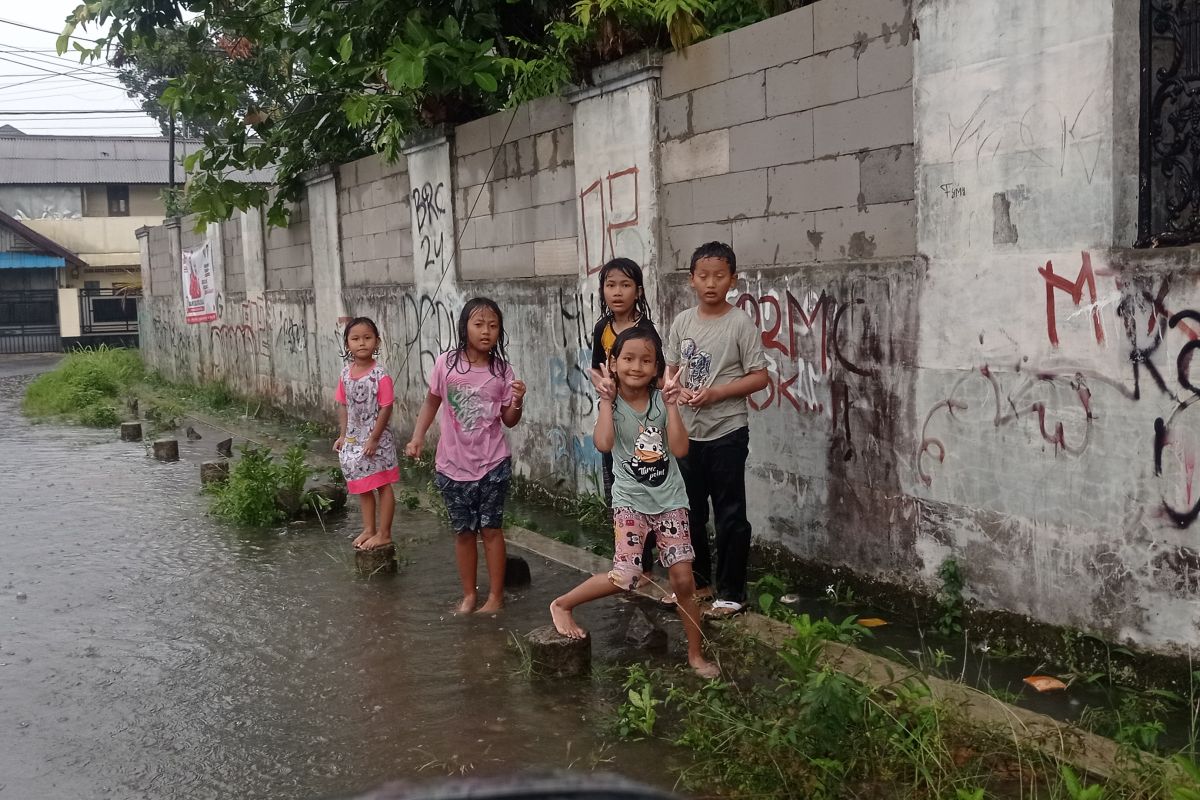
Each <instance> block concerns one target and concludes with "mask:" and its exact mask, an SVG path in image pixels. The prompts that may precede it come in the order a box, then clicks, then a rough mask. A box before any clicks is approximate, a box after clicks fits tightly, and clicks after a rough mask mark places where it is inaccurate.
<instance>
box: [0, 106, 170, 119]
mask: <svg viewBox="0 0 1200 800" xmlns="http://www.w3.org/2000/svg"><path fill="white" fill-rule="evenodd" d="M145 113H146V112H145V111H142V110H141V109H138V108H81V109H79V110H78V111H59V110H57V109H52V110H39V109H36V108H35V109H27V110H23V111H9V110H7V109H5V110H0V116H5V117H47V116H69V117H74V116H83V115H85V114H145Z"/></svg>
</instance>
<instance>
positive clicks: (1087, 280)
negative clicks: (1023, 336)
mask: <svg viewBox="0 0 1200 800" xmlns="http://www.w3.org/2000/svg"><path fill="white" fill-rule="evenodd" d="M1038 273H1039V274H1040V275H1041V276H1042V277H1043V278H1044V279H1045V280H1046V333H1047V335H1049V337H1050V344H1052V345H1054V346H1055V347H1058V324H1057V320H1056V318H1055V311H1054V290H1055V289H1058V290H1060V291H1063V292H1066V293H1067V294H1069V295H1070V296H1071V300H1072V302H1074V303H1075V305H1079V303H1080V302H1081V301H1082V300H1083V290H1084V288H1085V287H1086V288H1087V290H1088V296H1089V297H1090V298H1091V302H1092V325H1093V326H1094V327H1095V329H1096V341H1097V342H1098V343H1099V344H1104V326H1103V325H1101V323H1100V309H1099V308H1098V307H1096V275H1095V273H1093V272H1092V256H1091V254H1090V253H1088V252H1087V251H1086V250H1084V251H1083V264H1082V266H1081V267H1080V268H1079V274H1078V275H1077V276H1076V277H1075V281H1074V283H1072V282H1071V281H1069V280H1067V279H1066V278H1064V277H1062V276H1061V275H1058V274H1056V273H1055V272H1054V264H1053V263H1052V262H1050V261H1047V262H1046V266H1044V267H1039V268H1038Z"/></svg>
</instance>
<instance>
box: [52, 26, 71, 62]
mask: <svg viewBox="0 0 1200 800" xmlns="http://www.w3.org/2000/svg"><path fill="white" fill-rule="evenodd" d="M74 30H75V26H74V25H68V26H67V31H66V32H65V33H64V34H63V35H62V36H59V37H58V39H56V40H55V42H54V49H55V50H57V51H58V54H59V55H60V56H61V55H62V54H63V53H65V52H67V48H68V47H70V42H71V32H72V31H74Z"/></svg>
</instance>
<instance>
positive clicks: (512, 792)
mask: <svg viewBox="0 0 1200 800" xmlns="http://www.w3.org/2000/svg"><path fill="white" fill-rule="evenodd" d="M345 800H680V799H679V797H678V796H677V795H673V794H670V793H668V792H664V791H661V790H659V789H652V788H650V787H649V786H643V785H641V784H639V783H634V782H633V781H630V780H627V779H625V778H622V777H620V776H619V775H605V774H600V773H586V774H580V773H571V772H563V773H557V774H552V775H514V776H511V777H504V778H501V777H493V778H443V779H440V780H430V781H421V782H412V781H397V782H394V783H388V784H385V785H384V786H381V787H379V788H378V789H375V790H374V791H370V792H367V793H366V794H362V795H356V796H354V797H352V798H346V799H345Z"/></svg>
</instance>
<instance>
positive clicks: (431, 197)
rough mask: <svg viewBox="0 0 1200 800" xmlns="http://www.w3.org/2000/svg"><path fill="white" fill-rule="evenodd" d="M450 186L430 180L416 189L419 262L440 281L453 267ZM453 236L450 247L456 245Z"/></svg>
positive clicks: (413, 199)
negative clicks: (450, 232) (449, 250)
mask: <svg viewBox="0 0 1200 800" xmlns="http://www.w3.org/2000/svg"><path fill="white" fill-rule="evenodd" d="M445 194H446V185H445V184H444V183H440V182H439V183H437V184H433V183H430V182H428V181H426V182H425V183H423V184H421V185H420V186H418V187H416V188H414V189H413V190H412V207H413V214H414V215H416V218H417V236H418V240H417V253H416V254H415V255H414V258H415V260H416V261H417V262H418V263H419V264H421V270H422V272H431V273H433V274H435V275H437V277H438V278H439V279H440V278H441V277H442V276H444V275H445V274H446V271H447V270H448V269H449V268H450V258H449V252H448V251H447V249H446V245H447V238H448V237H447V230H446V229H447V223H448V222H453V221H452V220H451V219H450V218H449V217H448V216H447V209H446V200H445ZM452 237H453V234H451V236H450V242H449V244H451V245H453V239H452Z"/></svg>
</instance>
